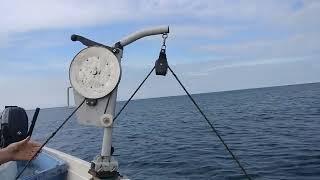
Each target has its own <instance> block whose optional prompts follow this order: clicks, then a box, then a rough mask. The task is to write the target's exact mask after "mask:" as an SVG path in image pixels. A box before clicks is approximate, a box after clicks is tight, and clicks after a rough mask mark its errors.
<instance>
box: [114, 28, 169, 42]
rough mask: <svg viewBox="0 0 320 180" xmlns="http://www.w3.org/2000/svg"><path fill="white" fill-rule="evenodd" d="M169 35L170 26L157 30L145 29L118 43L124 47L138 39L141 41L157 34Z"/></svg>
mask: <svg viewBox="0 0 320 180" xmlns="http://www.w3.org/2000/svg"><path fill="white" fill-rule="evenodd" d="M166 33H169V26H159V27H155V28H149V29H144V30H141V31H137V32H134V33H132V34H130V35H129V36H127V37H125V38H123V39H121V40H120V41H119V42H118V43H119V44H120V45H121V46H122V47H124V46H126V45H128V44H130V43H132V42H134V41H136V40H138V39H141V38H143V37H146V36H151V35H157V34H166Z"/></svg>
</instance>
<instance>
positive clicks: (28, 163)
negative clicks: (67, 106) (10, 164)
mask: <svg viewBox="0 0 320 180" xmlns="http://www.w3.org/2000/svg"><path fill="white" fill-rule="evenodd" d="M85 100H86V99H83V101H82V102H81V103H80V104H79V106H78V107H77V108H76V109H75V110H73V111H72V113H71V114H70V115H69V116H68V117H67V118H66V119H65V120H64V121H63V123H62V124H61V125H60V126H59V127H58V128H57V129H56V130H55V131H54V132H53V133H52V134H51V135H50V136H49V137H48V138H47V140H46V141H45V142H44V143H43V144H42V145H41V146H40V148H39V150H38V151H37V152H36V153H35V154H34V155H33V157H32V158H31V159H30V160H29V161H28V162H27V164H26V165H25V166H24V167H23V169H22V170H21V171H20V173H19V174H18V175H17V177H16V179H18V178H19V177H20V176H21V175H22V173H23V172H24V171H25V170H26V169H27V167H28V166H29V165H30V163H31V161H32V160H33V159H34V158H35V157H36V156H37V155H38V154H39V153H40V151H41V150H42V148H43V147H44V146H45V145H46V144H47V143H48V142H49V141H50V140H51V139H52V138H53V137H54V136H55V135H56V133H57V132H58V131H59V130H60V129H61V128H62V127H63V126H64V124H66V123H67V121H68V120H69V119H70V118H71V117H72V116H73V114H74V113H76V112H77V111H78V109H79V108H80V107H81V106H82V104H83V103H84V102H85Z"/></svg>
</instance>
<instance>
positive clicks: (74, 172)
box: [44, 147, 92, 180]
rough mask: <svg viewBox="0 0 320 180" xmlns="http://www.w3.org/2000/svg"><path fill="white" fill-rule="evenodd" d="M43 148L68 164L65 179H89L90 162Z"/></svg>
mask: <svg viewBox="0 0 320 180" xmlns="http://www.w3.org/2000/svg"><path fill="white" fill-rule="evenodd" d="M44 150H45V151H46V152H48V153H50V154H52V155H54V156H56V157H58V158H60V159H62V160H64V161H65V162H66V163H67V165H68V176H67V180H89V179H90V178H91V177H92V176H91V175H90V174H89V173H88V171H89V169H90V163H89V162H87V161H84V160H82V159H79V158H77V157H74V156H71V155H69V154H66V153H63V152H61V151H58V150H55V149H51V148H48V147H45V148H44Z"/></svg>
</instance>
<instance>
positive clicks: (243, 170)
mask: <svg viewBox="0 0 320 180" xmlns="http://www.w3.org/2000/svg"><path fill="white" fill-rule="evenodd" d="M168 68H169V70H170V71H171V73H172V74H173V76H174V77H175V78H176V80H177V81H178V82H179V84H180V85H181V87H182V88H183V90H184V91H185V92H186V93H187V95H188V97H189V98H190V100H191V101H192V102H193V104H194V105H195V106H196V108H197V109H198V110H199V112H200V114H201V115H202V116H203V117H204V119H205V120H206V121H207V123H208V124H209V126H210V127H211V129H212V131H213V132H214V133H215V134H216V135H217V136H218V138H219V140H220V141H221V142H222V144H223V145H224V147H225V148H226V149H227V151H228V152H229V153H230V155H231V156H232V158H233V159H234V160H235V161H236V163H237V164H238V166H239V167H240V169H241V170H242V172H243V173H244V175H245V176H246V177H247V178H248V179H249V180H251V178H250V176H249V175H248V174H247V172H246V170H245V169H244V168H243V166H242V165H241V164H240V161H239V160H238V158H237V157H236V156H235V155H234V154H233V153H232V151H231V150H230V148H229V147H228V145H227V144H226V143H225V142H224V140H223V139H222V137H221V136H220V134H219V133H218V131H217V130H216V128H214V126H213V124H212V123H211V122H210V121H209V119H208V118H207V116H206V115H205V114H204V113H203V111H202V110H201V109H200V107H199V105H198V104H197V103H196V101H195V100H194V99H193V98H192V96H191V95H190V93H189V92H188V91H187V89H186V88H185V87H184V85H183V84H182V83H181V81H180V80H179V78H178V77H177V75H176V74H175V73H174V72H173V70H172V69H171V68H170V66H168Z"/></svg>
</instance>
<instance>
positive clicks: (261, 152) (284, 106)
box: [28, 83, 320, 180]
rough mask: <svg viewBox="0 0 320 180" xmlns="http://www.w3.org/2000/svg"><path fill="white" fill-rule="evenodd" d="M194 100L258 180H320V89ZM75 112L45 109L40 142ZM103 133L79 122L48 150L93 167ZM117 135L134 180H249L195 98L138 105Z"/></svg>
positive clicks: (124, 166)
mask: <svg viewBox="0 0 320 180" xmlns="http://www.w3.org/2000/svg"><path fill="white" fill-rule="evenodd" d="M142 93H143V92H142ZM193 97H194V98H195V100H196V101H197V102H198V103H199V105H200V107H201V108H202V109H203V111H204V113H205V114H206V115H207V116H208V118H209V120H210V121H211V122H212V123H213V124H214V126H215V127H216V129H217V130H218V132H219V133H220V134H221V136H222V138H223V139H224V140H225V141H226V143H227V144H228V145H229V147H230V149H231V150H232V151H233V152H234V154H235V155H236V156H237V157H238V158H239V160H240V162H241V164H242V165H243V166H244V167H245V169H246V170H247V171H248V173H249V175H250V176H251V177H252V178H254V179H305V180H308V179H315V180H319V179H320V130H319V129H320V83H314V84H304V85H293V86H283V87H272V88H261V89H248V90H240V91H229V92H217V93H206V94H196V95H193ZM123 104H124V102H120V103H118V107H117V108H118V109H119V107H121V106H122V105H123ZM72 110H73V108H65V107H64V108H50V109H43V110H41V111H40V114H39V119H38V122H37V124H36V126H35V130H34V136H33V138H34V139H36V140H38V141H40V142H42V141H44V139H45V138H46V137H48V136H49V134H51V132H52V131H53V130H55V129H56V128H57V127H58V125H59V124H60V123H61V122H62V121H63V120H64V118H65V117H67V116H68V115H69V114H70V113H71V112H72ZM28 114H29V115H30V117H31V116H32V114H33V111H29V112H28ZM102 135H103V130H102V129H101V128H95V127H86V126H81V125H79V124H78V123H77V121H76V119H75V118H73V119H71V120H70V121H69V122H68V123H67V124H66V126H65V127H64V128H63V129H62V130H61V131H60V132H59V133H57V135H56V136H55V137H54V138H53V139H52V141H51V142H50V143H49V145H48V146H49V147H52V148H56V149H58V150H61V151H63V152H66V153H69V154H71V155H74V156H77V157H80V158H82V159H84V160H87V161H90V160H92V158H93V157H94V156H96V155H97V154H99V153H100V150H101V141H102ZM113 136H114V137H113V146H114V148H115V153H114V155H115V156H116V158H117V159H118V161H119V165H120V172H121V173H122V174H124V175H127V176H129V177H130V178H131V179H141V180H142V179H152V180H157V179H159V180H160V179H161V180H165V179H166V180H167V179H175V180H179V179H245V177H244V176H243V174H242V172H241V170H240V169H239V167H238V166H237V164H236V163H235V162H234V160H233V159H232V158H231V156H230V154H228V152H227V151H226V150H225V148H224V146H223V145H222V144H221V142H220V141H219V139H218V138H217V137H216V136H215V134H214V133H212V131H211V129H210V128H209V126H208V124H207V123H206V122H205V120H204V119H203V117H202V116H201V115H200V114H199V112H198V111H197V110H196V108H195V107H194V105H193V104H192V103H191V101H190V100H189V99H188V97H187V96H176V97H164V98H154V99H144V100H135V101H132V102H130V103H129V105H128V107H127V108H126V109H125V110H124V111H123V113H122V115H121V116H120V117H119V119H118V120H117V122H116V123H115V128H114V133H113Z"/></svg>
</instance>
